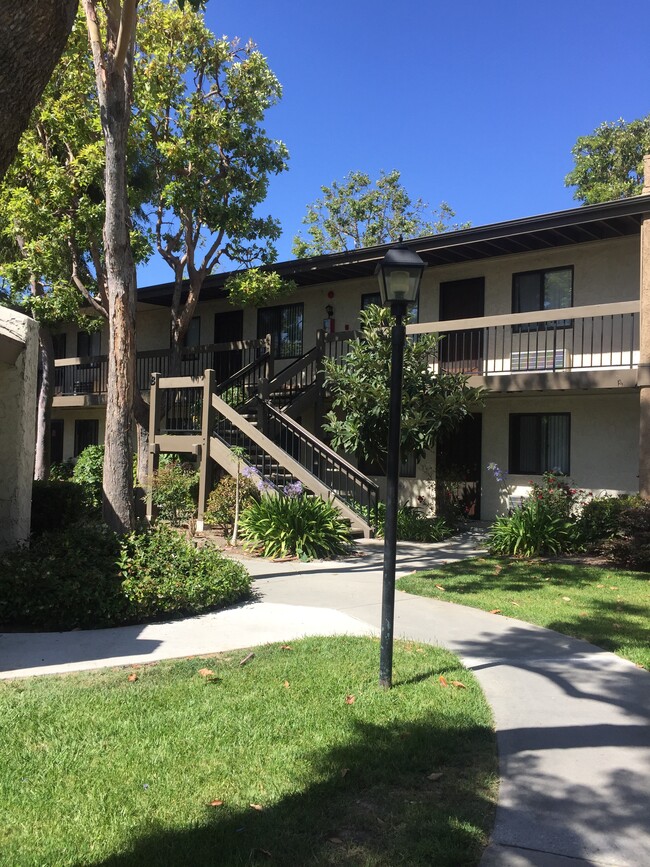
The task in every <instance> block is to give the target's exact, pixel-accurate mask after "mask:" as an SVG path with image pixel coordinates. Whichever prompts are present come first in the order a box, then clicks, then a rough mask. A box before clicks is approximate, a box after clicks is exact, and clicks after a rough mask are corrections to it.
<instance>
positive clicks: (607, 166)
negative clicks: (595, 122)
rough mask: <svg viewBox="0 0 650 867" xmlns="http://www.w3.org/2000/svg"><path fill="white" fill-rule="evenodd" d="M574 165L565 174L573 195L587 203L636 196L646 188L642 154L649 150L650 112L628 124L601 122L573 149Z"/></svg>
mask: <svg viewBox="0 0 650 867" xmlns="http://www.w3.org/2000/svg"><path fill="white" fill-rule="evenodd" d="M571 153H572V154H573V161H574V164H575V165H574V168H573V169H572V171H570V172H569V174H568V175H567V176H566V178H565V180H564V183H565V186H567V187H575V188H576V189H575V192H574V194H573V198H574V199H577V200H578V201H579V202H583V203H584V204H585V205H594V204H596V203H597V202H606V201H609V200H610V199H624V198H627V197H628V196H637V195H639V194H640V192H641V189H642V187H643V156H644V154H647V153H650V115H647V116H646V117H643V118H641V119H639V120H633V121H631V122H630V123H626V121H624V120H623V119H622V118H621V119H619V120H617V121H613V122H610V121H606V122H605V123H601V125H600V126H599V127H597V128H596V129H595V130H594V131H593V133H591V135H585V136H580V138H579V139H578V140H577V141H576V143H575V145H574V146H573V148H572V149H571Z"/></svg>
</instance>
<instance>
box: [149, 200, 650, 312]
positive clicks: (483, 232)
mask: <svg viewBox="0 0 650 867" xmlns="http://www.w3.org/2000/svg"><path fill="white" fill-rule="evenodd" d="M646 214H648V215H650V195H643V196H631V197H630V198H627V199H617V200H616V201H612V202H603V203H601V204H597V205H583V206H581V207H579V208H572V209H570V210H564V211H555V212H553V213H550V214H540V215H537V216H532V217H523V218H521V219H517V220H506V221H505V222H501V223H491V224H489V225H485V226H476V227H470V228H468V229H458V230H456V231H453V232H443V233H441V234H438V235H428V236H426V237H422V238H413V239H409V240H408V241H407V242H406V243H407V244H408V246H409V248H410V249H412V250H414V251H415V252H416V253H419V254H420V255H423V256H424V257H425V258H427V253H430V254H432V256H431V264H443V263H444V262H445V261H449V262H456V261H460V260H461V259H475V258H485V256H486V254H485V253H484V252H483V253H481V254H477V253H476V251H477V250H479V249H480V248H479V245H481V244H482V245H483V249H485V245H486V244H488V245H489V244H490V242H499V241H507V242H508V243H510V244H511V245H512V249H508V248H507V246H506V247H503V248H502V253H501V255H503V254H505V253H508V252H517V251H519V252H526V251H528V250H533V249H540V248H543V247H544V246H546V247H547V248H548V247H554V246H557V245H558V240H557V238H558V237H559V236H558V234H557V233H559V232H560V231H561V230H562V229H569V228H571V227H574V228H576V229H578V230H579V229H581V228H582V229H584V230H585V231H586V232H588V226H589V225H590V224H600V225H601V226H602V227H607V228H608V230H609V229H611V225H610V223H611V221H617V220H618V221H620V220H625V219H626V218H627V219H628V222H629V218H632V219H634V220H635V222H636V224H637V225H636V226H635V227H633V231H630V229H629V227H628V228H626V229H625V231H621V232H613V235H615V236H619V235H628V234H635V233H636V232H637V230H638V227H640V223H641V219H642V218H643V216H645V215H646ZM545 236H547V240H546V242H545V243H543V244H541V245H540V244H538V246H536V247H535V246H528V245H527V244H526V242H525V239H526V237H528V238H533V237H534V238H535V239H536V241H539V239H545ZM593 237H595V238H597V237H598V234H597V233H596V234H595V235H594V236H593ZM517 239H519V240H517ZM568 241H569V242H572V241H570V239H568ZM563 243H567V240H565V241H564V242H563ZM572 243H577V241H575V242H572ZM392 246H393V244H392V243H391V244H381V245H378V246H376V247H364V248H361V249H358V250H346V251H344V252H342V253H327V254H325V255H322V256H312V257H310V258H307V259H290V260H287V261H284V262H276V263H275V264H273V265H266V266H263V268H262V270H269V271H276V272H277V273H278V274H279V275H280V276H281V277H285V278H287V279H293V280H295V281H296V283H298V285H302V286H308V285H314V284H316V283H328V282H332V281H335V280H342V279H350V278H354V277H363V276H369V275H371V274H372V273H373V270H374V268H373V266H374V264H375V263H377V262H379V261H380V260H381V259H383V257H384V255H385V254H386V251H387V250H389V249H390V248H391V247H392ZM445 252H447V253H448V254H449V255H448V256H447V257H446V258H445ZM464 253H466V255H464ZM436 254H438V255H439V256H440V258H439V259H438V260H437V261H436V259H435V258H434V257H435V255H436ZM495 255H499V253H495ZM344 272H346V273H344ZM234 273H237V272H236V271H230V272H223V273H220V274H213V275H212V276H210V277H208V278H207V279H206V281H205V283H204V286H203V292H202V295H203V297H206V295H209V297H212V298H217V297H225V292H224V289H223V286H224V283H225V281H226V280H227V278H228V277H229V276H231V275H232V274H234ZM173 285H174V284H173V283H161V284H158V285H156V286H146V287H143V288H142V289H139V290H138V301H143V302H149V303H153V304H160V303H162V299H163V298H165V299H167V298H168V297H169V295H171V293H172V291H173ZM183 285H184V289H185V290H187V287H188V282H187V281H184V284H183ZM206 290H207V291H206ZM165 303H166V302H165Z"/></svg>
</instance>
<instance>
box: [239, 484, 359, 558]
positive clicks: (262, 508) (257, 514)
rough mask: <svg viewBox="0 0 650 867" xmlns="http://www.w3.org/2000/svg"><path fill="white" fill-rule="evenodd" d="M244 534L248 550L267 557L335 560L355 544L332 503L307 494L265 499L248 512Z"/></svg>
mask: <svg viewBox="0 0 650 867" xmlns="http://www.w3.org/2000/svg"><path fill="white" fill-rule="evenodd" d="M240 530H241V535H242V538H243V540H244V544H245V546H246V547H248V548H254V549H259V550H260V552H261V554H262V556H264V557H288V556H292V555H296V556H298V557H300V558H302V559H313V558H327V557H335V556H337V555H339V554H343V553H344V552H345V551H346V550H347V549H348V548H349V546H350V544H351V540H350V528H349V525H348V524H347V523H346V522H345V521H344V520H343V518H341V516H340V514H339V512H338V511H337V510H336V508H335V507H334V506H333V505H332V503H331V502H328V501H327V500H322V499H321V498H320V497H314V496H310V495H307V494H301V495H300V496H280V495H278V496H269V495H265V496H263V497H262V498H261V500H260V501H259V502H256V503H253V504H252V505H250V506H249V507H248V508H247V509H246V510H245V511H244V513H243V514H242V516H241V520H240Z"/></svg>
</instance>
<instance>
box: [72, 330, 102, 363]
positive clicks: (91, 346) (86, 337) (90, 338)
mask: <svg viewBox="0 0 650 867" xmlns="http://www.w3.org/2000/svg"><path fill="white" fill-rule="evenodd" d="M101 342H102V335H101V333H100V332H99V331H92V332H89V331H80V332H79V333H78V334H77V357H78V358H89V357H90V356H92V355H99V353H100V351H101Z"/></svg>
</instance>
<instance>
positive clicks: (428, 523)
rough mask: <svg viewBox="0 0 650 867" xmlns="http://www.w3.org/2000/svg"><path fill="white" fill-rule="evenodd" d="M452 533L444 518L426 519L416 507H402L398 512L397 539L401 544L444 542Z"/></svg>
mask: <svg viewBox="0 0 650 867" xmlns="http://www.w3.org/2000/svg"><path fill="white" fill-rule="evenodd" d="M451 533H452V531H451V529H450V528H449V525H448V524H447V522H446V521H445V519H444V518H442V517H436V518H425V516H424V515H423V514H422V513H421V512H420V510H419V509H417V508H416V507H415V506H401V507H400V508H399V509H398V511H397V538H398V539H399V540H400V541H401V542H442V540H443V539H447V538H449V536H451Z"/></svg>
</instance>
